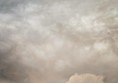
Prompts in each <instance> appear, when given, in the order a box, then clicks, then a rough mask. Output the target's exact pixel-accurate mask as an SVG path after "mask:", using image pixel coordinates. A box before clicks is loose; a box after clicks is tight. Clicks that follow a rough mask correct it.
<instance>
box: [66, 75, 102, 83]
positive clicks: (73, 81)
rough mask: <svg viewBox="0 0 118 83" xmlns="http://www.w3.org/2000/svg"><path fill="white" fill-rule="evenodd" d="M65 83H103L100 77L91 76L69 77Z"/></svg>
mask: <svg viewBox="0 0 118 83" xmlns="http://www.w3.org/2000/svg"><path fill="white" fill-rule="evenodd" d="M67 83H104V82H103V77H102V76H96V75H93V74H82V75H78V74H75V75H73V76H71V77H70V79H69V81H68V82H67Z"/></svg>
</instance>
